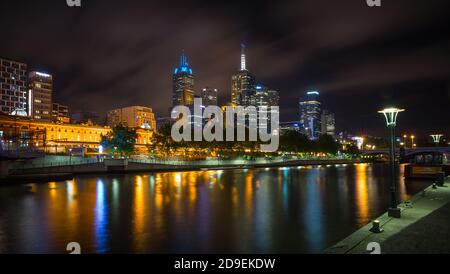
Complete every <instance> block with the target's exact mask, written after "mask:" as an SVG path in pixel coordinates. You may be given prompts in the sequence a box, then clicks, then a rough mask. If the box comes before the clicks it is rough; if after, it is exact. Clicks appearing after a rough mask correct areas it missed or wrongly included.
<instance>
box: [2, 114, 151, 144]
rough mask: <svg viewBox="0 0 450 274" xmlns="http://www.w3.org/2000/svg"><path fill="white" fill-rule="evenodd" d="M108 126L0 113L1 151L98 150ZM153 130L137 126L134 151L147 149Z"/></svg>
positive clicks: (108, 129) (109, 129) (109, 130)
mask: <svg viewBox="0 0 450 274" xmlns="http://www.w3.org/2000/svg"><path fill="white" fill-rule="evenodd" d="M110 132H111V128H110V127H107V126H105V127H103V126H97V125H93V124H92V123H87V124H77V125H75V124H57V123H52V122H44V121H40V120H34V119H32V118H30V117H19V116H11V115H6V114H0V145H1V149H3V150H17V149H25V148H26V149H36V150H41V151H46V152H48V153H67V152H68V151H69V149H72V148H86V149H87V150H88V151H91V152H95V151H97V152H98V149H99V146H100V142H101V140H102V136H106V135H108V133H110ZM152 136H153V131H152V130H149V129H143V128H138V129H137V139H136V151H142V152H144V153H145V152H148V150H147V147H148V145H150V144H151V139H152Z"/></svg>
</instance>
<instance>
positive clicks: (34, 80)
mask: <svg viewBox="0 0 450 274" xmlns="http://www.w3.org/2000/svg"><path fill="white" fill-rule="evenodd" d="M28 96H29V105H28V116H30V117H33V119H35V120H41V121H47V122H50V121H52V116H53V115H52V112H53V105H52V104H53V76H52V75H50V74H47V73H42V72H38V71H32V72H30V73H29V74H28Z"/></svg>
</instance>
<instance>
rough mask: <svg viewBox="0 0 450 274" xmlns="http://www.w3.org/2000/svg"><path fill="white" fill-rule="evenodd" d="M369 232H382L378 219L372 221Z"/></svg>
mask: <svg viewBox="0 0 450 274" xmlns="http://www.w3.org/2000/svg"><path fill="white" fill-rule="evenodd" d="M370 232H373V233H381V232H383V229H382V228H381V227H380V221H379V220H375V221H373V222H372V228H371V229H370Z"/></svg>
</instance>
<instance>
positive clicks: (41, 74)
mask: <svg viewBox="0 0 450 274" xmlns="http://www.w3.org/2000/svg"><path fill="white" fill-rule="evenodd" d="M36 74H37V75H39V76H42V77H50V76H51V75H50V74H47V73H43V72H36Z"/></svg>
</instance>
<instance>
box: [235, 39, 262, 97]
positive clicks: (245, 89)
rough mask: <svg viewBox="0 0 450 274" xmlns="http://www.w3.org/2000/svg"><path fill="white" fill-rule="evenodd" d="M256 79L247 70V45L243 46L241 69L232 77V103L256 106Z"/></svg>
mask: <svg viewBox="0 0 450 274" xmlns="http://www.w3.org/2000/svg"><path fill="white" fill-rule="evenodd" d="M254 100H255V77H254V76H253V75H251V74H250V72H249V71H248V70H247V60H246V56H245V45H244V44H241V68H240V70H239V72H238V73H237V74H235V75H233V76H232V77H231V102H232V103H233V104H236V105H241V106H250V105H255V104H256V102H255V101H254Z"/></svg>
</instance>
